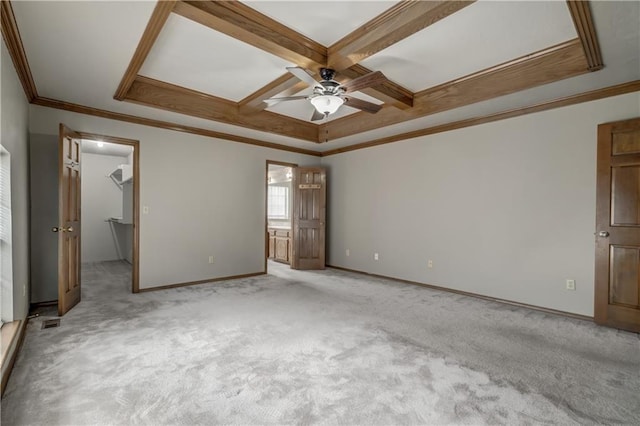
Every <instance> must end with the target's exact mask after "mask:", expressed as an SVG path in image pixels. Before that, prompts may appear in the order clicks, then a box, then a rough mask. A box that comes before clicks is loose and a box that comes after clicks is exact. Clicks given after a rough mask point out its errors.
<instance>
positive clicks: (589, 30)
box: [567, 0, 604, 71]
mask: <svg viewBox="0 0 640 426" xmlns="http://www.w3.org/2000/svg"><path fill="white" fill-rule="evenodd" d="M567 6H568V7H569V12H571V18H573V24H574V25H575V27H576V31H577V32H578V37H580V42H581V43H582V48H583V50H584V54H585V56H586V58H587V63H588V64H589V71H598V70H601V69H602V68H604V63H603V61H602V53H601V52H600V43H599V42H598V35H597V34H596V28H595V26H594V25H593V16H592V15H591V7H590V6H589V2H588V1H583V0H567Z"/></svg>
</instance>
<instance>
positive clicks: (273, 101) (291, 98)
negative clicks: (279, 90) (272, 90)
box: [264, 95, 307, 106]
mask: <svg viewBox="0 0 640 426" xmlns="http://www.w3.org/2000/svg"><path fill="white" fill-rule="evenodd" d="M300 99H307V96H306V95H301V96H285V97H283V98H269V99H265V100H264V102H265V103H266V104H267V105H269V106H272V105H275V104H277V103H279V102H283V101H298V100H300Z"/></svg>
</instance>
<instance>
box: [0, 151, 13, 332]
mask: <svg viewBox="0 0 640 426" xmlns="http://www.w3.org/2000/svg"><path fill="white" fill-rule="evenodd" d="M11 258H12V256H11V168H10V156H9V151H7V150H6V149H4V148H3V147H2V145H0V290H1V291H2V293H1V296H2V301H1V302H0V319H1V320H2V322H11V321H13V266H12V260H11Z"/></svg>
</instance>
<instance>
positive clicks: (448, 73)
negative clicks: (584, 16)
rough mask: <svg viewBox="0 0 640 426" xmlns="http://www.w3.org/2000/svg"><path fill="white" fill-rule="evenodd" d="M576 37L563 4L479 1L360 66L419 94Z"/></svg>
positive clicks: (557, 2) (379, 53)
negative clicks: (378, 72)
mask: <svg viewBox="0 0 640 426" xmlns="http://www.w3.org/2000/svg"><path fill="white" fill-rule="evenodd" d="M575 37H577V34H576V31H575V28H574V26H573V21H572V20H571V15H570V14H569V8H568V7H567V5H566V3H565V2H563V1H547V2H542V1H532V2H528V1H518V2H502V1H498V2H496V1H478V2H476V3H474V4H472V5H471V6H468V7H466V8H464V9H462V10H460V11H458V12H456V13H454V14H453V15H451V16H449V17H448V18H446V19H443V20H441V21H438V22H436V23H435V24H433V25H431V26H429V27H427V28H426V29H424V30H422V31H420V32H418V33H416V34H414V35H412V36H410V37H407V38H406V39H404V40H402V41H400V42H399V43H396V44H394V45H393V46H391V47H389V48H387V49H384V50H382V51H381V52H378V53H377V54H375V55H373V56H371V57H369V58H367V59H365V60H364V61H362V62H361V64H362V65H364V66H366V67H368V68H370V69H373V70H377V71H382V72H384V74H385V75H386V76H387V77H388V78H389V79H390V80H392V81H394V82H396V83H398V84H400V85H402V86H404V87H406V88H408V89H409V90H411V91H414V92H417V91H420V90H423V89H427V88H429V87H433V86H435V85H438V84H441V83H446V82H448V81H451V80H454V79H456V78H459V77H463V76H465V75H468V74H471V73H474V72H477V71H480V70H483V69H486V68H489V67H492V66H494V65H498V64H500V63H503V62H506V61H510V60H512V59H515V58H517V57H520V56H524V55H527V54H529V53H533V52H535V51H538V50H541V49H545V48H547V47H550V46H552V45H555V44H558V43H562V42H564V41H567V40H570V39H573V38H575Z"/></svg>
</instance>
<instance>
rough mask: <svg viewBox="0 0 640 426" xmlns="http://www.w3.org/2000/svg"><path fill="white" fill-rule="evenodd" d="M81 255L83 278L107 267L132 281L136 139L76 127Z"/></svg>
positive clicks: (135, 257) (135, 272)
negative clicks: (79, 154)
mask: <svg viewBox="0 0 640 426" xmlns="http://www.w3.org/2000/svg"><path fill="white" fill-rule="evenodd" d="M80 135H81V136H82V161H81V163H82V185H81V194H82V196H81V205H82V228H81V229H82V231H81V242H82V244H81V259H82V265H81V268H82V272H83V277H84V278H85V279H90V277H91V276H92V274H93V273H98V274H99V273H100V271H103V270H104V271H106V270H108V271H109V272H110V273H113V274H117V275H126V276H127V277H129V279H127V280H126V281H128V282H130V283H131V284H130V287H129V285H127V287H129V288H130V289H131V290H130V291H131V292H133V293H137V292H138V291H139V283H138V241H139V234H138V228H139V227H138V218H139V188H140V185H139V170H138V168H139V164H140V163H139V144H138V141H134V140H129V139H121V138H113V137H108V136H101V135H94V134H88V133H81V134H80Z"/></svg>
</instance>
